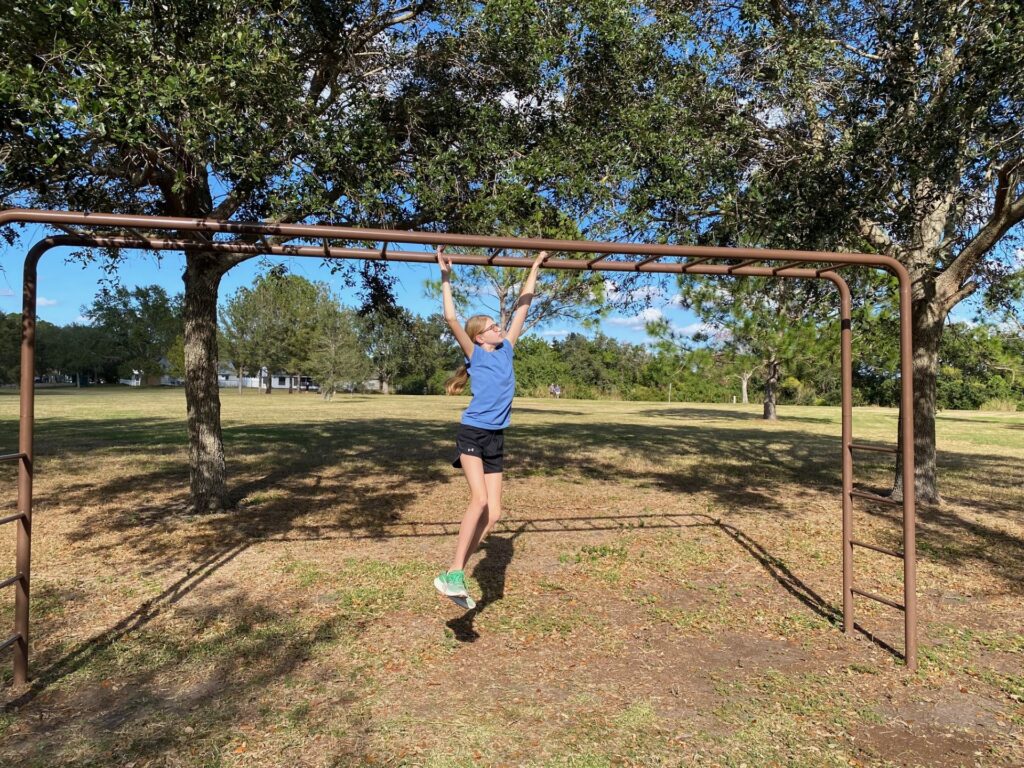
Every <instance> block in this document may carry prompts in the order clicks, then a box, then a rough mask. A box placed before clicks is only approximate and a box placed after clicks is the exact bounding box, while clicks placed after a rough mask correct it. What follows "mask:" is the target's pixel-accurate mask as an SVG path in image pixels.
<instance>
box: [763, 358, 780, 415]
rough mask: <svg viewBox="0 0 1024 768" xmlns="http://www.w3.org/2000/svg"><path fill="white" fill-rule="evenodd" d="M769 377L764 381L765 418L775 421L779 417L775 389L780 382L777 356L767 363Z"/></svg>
mask: <svg viewBox="0 0 1024 768" xmlns="http://www.w3.org/2000/svg"><path fill="white" fill-rule="evenodd" d="M766 371H767V374H768V375H767V377H766V378H765V382H764V418H766V419H768V420H769V421H774V420H775V419H777V418H779V415H778V413H777V412H776V403H777V400H776V393H775V389H776V387H777V386H778V384H779V361H778V360H776V359H775V358H772V359H771V360H769V361H768V362H767V364H766Z"/></svg>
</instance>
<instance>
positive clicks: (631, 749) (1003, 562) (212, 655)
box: [0, 389, 1024, 768]
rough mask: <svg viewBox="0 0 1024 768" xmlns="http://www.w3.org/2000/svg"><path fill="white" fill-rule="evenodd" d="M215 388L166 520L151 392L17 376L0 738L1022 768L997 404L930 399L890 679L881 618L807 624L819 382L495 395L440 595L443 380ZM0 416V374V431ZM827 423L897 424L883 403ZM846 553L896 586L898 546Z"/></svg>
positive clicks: (1023, 470)
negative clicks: (27, 575)
mask: <svg viewBox="0 0 1024 768" xmlns="http://www.w3.org/2000/svg"><path fill="white" fill-rule="evenodd" d="M222 402H223V423H224V437H225V442H226V446H227V451H228V466H229V472H230V477H231V484H232V488H233V490H234V491H235V492H236V494H237V498H238V499H239V508H238V510H237V511H235V512H232V513H230V514H223V515H216V516H209V517H189V516H187V515H185V514H184V513H183V512H182V510H183V508H184V505H183V502H184V500H185V493H186V489H187V484H188V473H187V469H186V453H187V448H186V438H185V427H184V418H185V403H184V395H183V393H182V392H181V391H128V390H125V389H117V390H94V391H85V392H79V391H74V390H46V391H42V392H40V393H39V396H38V399H37V433H36V451H37V476H36V506H35V522H34V532H35V538H34V551H33V568H34V570H33V583H32V589H33V593H32V611H33V615H32V622H33V623H32V628H33V636H32V674H33V680H32V682H31V684H30V685H29V687H27V688H25V689H21V690H15V689H13V688H12V687H11V686H10V679H11V678H10V661H9V659H10V656H9V651H8V652H5V653H4V655H3V656H2V657H0V664H2V672H0V681H2V685H3V687H2V688H0V691H2V693H3V696H4V699H5V701H7V702H8V704H7V706H6V707H5V708H4V709H3V710H2V711H0V765H2V766H24V767H25V768H28V767H30V766H32V767H35V766H39V767H43V766H46V768H51V767H52V766H124V767H125V768H129V767H130V768H143V767H144V766H324V767H326V766H357V765H359V766H361V765H376V766H431V767H432V768H442V767H443V766H445V767H447V766H499V765H504V766H565V767H569V766H572V767H574V768H584V767H587V768H590V767H595V768H596V767H597V766H618V765H636V766H662V765H664V766H733V767H734V768H744V766H746V768H757V767H760V766H780V767H782V766H785V767H786V768H789V767H790V766H797V767H799V766H876V765H877V766H1020V765H1024V602H1022V596H1024V414H1013V413H968V412H945V413H942V414H940V416H939V419H938V425H937V429H938V435H939V451H940V469H941V490H942V492H943V495H944V498H945V503H944V504H943V505H942V506H941V507H940V508H938V509H932V510H921V513H920V516H921V523H920V525H919V529H918V544H919V555H920V562H919V574H918V580H919V584H918V586H919V602H920V607H919V610H920V641H921V650H920V669H919V671H918V672H917V673H915V674H911V673H908V672H907V671H906V670H905V668H904V667H903V666H902V664H901V662H900V660H899V658H898V651H899V650H901V649H902V615H901V614H898V613H897V612H895V611H893V610H892V609H889V608H886V607H884V606H881V605H876V604H874V603H870V602H868V601H864V600H861V601H858V603H857V616H856V618H857V622H858V624H860V625H861V626H862V627H863V628H864V630H865V631H864V632H861V633H858V634H857V635H856V636H855V637H853V638H847V637H845V636H843V634H842V633H841V631H840V629H838V628H837V623H839V625H840V626H841V622H840V621H839V619H838V611H839V608H840V606H841V582H840V554H841V553H840V545H839V535H840V529H839V521H840V515H839V512H840V504H839V466H838V460H839V454H840V451H839V437H838V436H839V412H838V409H833V408H798V407H782V408H781V409H780V415H781V419H780V420H779V421H778V422H777V423H765V422H763V421H761V420H760V419H759V407H758V406H724V405H686V404H682V405H681V404H671V405H669V404H664V403H620V402H586V401H571V400H561V401H553V400H531V399H521V400H517V401H516V407H515V409H514V414H513V419H514V423H513V426H512V428H511V429H510V430H509V433H508V438H507V441H506V445H507V456H506V467H507V471H506V475H505V478H506V481H505V482H506V484H505V507H506V510H505V511H506V515H505V519H504V521H503V523H502V524H501V526H500V530H499V531H498V532H497V533H496V534H495V535H493V536H492V537H491V539H490V540H489V541H488V542H487V543H486V544H485V547H484V549H483V550H482V552H481V554H480V555H478V556H477V558H475V559H474V560H473V561H472V562H471V564H470V566H469V568H468V571H467V573H468V574H469V575H470V576H471V579H470V582H471V588H472V589H473V590H474V592H475V593H476V594H477V596H478V598H479V606H478V608H477V609H476V610H475V611H472V612H470V613H468V614H465V615H463V614H462V613H461V612H460V611H459V610H458V609H457V608H456V607H455V606H454V605H452V604H451V603H449V602H448V601H445V600H443V599H442V598H439V597H438V596H437V595H436V594H435V592H434V590H433V587H432V586H431V580H432V578H433V576H434V575H435V573H436V572H437V571H438V570H440V569H441V568H442V567H443V566H444V565H445V564H446V563H447V561H448V559H449V558H450V556H451V550H452V548H453V547H454V541H455V532H456V530H457V525H458V521H459V519H460V517H461V514H462V512H463V509H464V506H465V502H466V499H467V493H466V488H465V481H464V479H463V478H462V476H461V473H459V472H458V471H457V470H454V469H452V468H451V466H450V463H449V462H450V460H451V458H452V456H451V454H452V445H453V436H454V430H455V424H456V422H457V420H458V415H459V411H460V408H461V407H462V406H463V405H464V404H465V401H464V400H461V399H456V398H448V399H445V398H440V397H400V396H391V397H381V396H338V397H336V398H335V399H334V401H333V402H324V401H323V400H322V399H320V398H319V397H317V396H315V395H308V394H302V395H299V394H294V395H288V394H287V393H284V392H276V393H275V394H273V395H272V396H270V397H266V396H261V395H258V394H255V393H251V392H250V393H246V394H244V395H241V396H239V395H238V394H237V393H236V392H233V391H230V392H225V393H223V397H222ZM17 412H18V403H17V394H16V393H14V392H10V391H8V392H4V393H3V394H0V447H2V448H3V450H4V451H7V450H14V449H15V446H16V445H17ZM854 434H855V437H856V438H857V439H858V440H859V441H865V442H876V443H879V444H882V443H884V444H890V443H892V442H894V440H895V434H896V414H895V412H893V411H891V410H883V409H858V410H856V411H855V416H854ZM858 459H860V457H859V456H858ZM4 473H5V475H4V477H5V479H6V480H7V488H8V496H7V498H8V507H9V508H10V507H12V506H13V502H14V493H15V483H14V480H13V468H12V467H10V466H7V467H4ZM890 479H891V468H890V467H888V466H887V464H886V462H885V460H884V458H883V457H882V456H881V455H879V458H870V457H869V458H868V459H867V461H866V463H865V462H861V463H859V464H858V482H859V483H860V484H861V485H863V486H866V487H869V488H874V489H882V488H884V487H885V486H886V485H887V483H888V482H889V481H890ZM896 514H898V512H897V513H894V512H893V510H892V509H891V508H888V507H886V508H873V507H872V505H870V504H863V505H860V506H859V507H858V508H857V509H856V510H855V530H856V535H857V536H858V537H859V538H863V539H868V540H871V541H875V542H877V543H879V544H882V545H888V546H892V547H897V546H899V541H900V538H899V536H900V533H899V531H900V529H899V524H898V518H897V517H896ZM6 540H7V541H9V542H11V537H7V539H6ZM13 553H14V550H13V542H11V543H10V544H9V555H8V558H9V563H10V567H8V568H3V567H0V577H5V576H7V575H8V571H9V570H11V569H12V568H13ZM855 578H856V581H857V583H858V584H859V585H861V586H863V587H864V588H866V589H870V590H872V591H875V592H880V593H885V594H888V595H891V596H894V597H897V598H898V597H899V595H900V590H901V583H902V582H901V568H900V563H899V561H896V560H892V559H890V558H887V557H885V556H883V555H877V554H874V553H871V552H869V551H867V552H864V553H861V552H858V555H857V561H856V564H855ZM10 602H11V600H10V593H8V596H7V597H5V598H4V599H3V601H2V602H0V627H8V626H10V622H11V614H12V609H11V606H10V604H9V603H10ZM868 633H870V635H869V634H868ZM2 634H6V632H3V633H2Z"/></svg>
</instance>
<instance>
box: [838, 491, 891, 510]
mask: <svg viewBox="0 0 1024 768" xmlns="http://www.w3.org/2000/svg"><path fill="white" fill-rule="evenodd" d="M850 495H851V496H856V497H857V498H858V499H867V500H868V501H877V502H878V503H880V504H890V505H892V506H894V507H902V506H903V502H902V501H896V499H890V498H887V497H885V496H879V495H878V494H877V493H869V492H868V491H860V490H852V491H850Z"/></svg>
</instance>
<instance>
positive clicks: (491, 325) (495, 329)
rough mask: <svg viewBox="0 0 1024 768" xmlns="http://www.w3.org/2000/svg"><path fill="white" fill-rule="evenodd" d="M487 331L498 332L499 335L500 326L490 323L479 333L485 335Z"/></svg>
mask: <svg viewBox="0 0 1024 768" xmlns="http://www.w3.org/2000/svg"><path fill="white" fill-rule="evenodd" d="M488 331H498V332H499V333H500V332H501V326H500V325H498V324H497V323H491V324H490V325H488V326H487V327H486V328H484V329H483V330H482V331H481V333H487V332H488Z"/></svg>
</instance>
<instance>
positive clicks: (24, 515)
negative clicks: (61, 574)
mask: <svg viewBox="0 0 1024 768" xmlns="http://www.w3.org/2000/svg"><path fill="white" fill-rule="evenodd" d="M8 461H17V462H18V505H17V510H18V511H17V512H16V513H15V514H13V515H7V516H6V517H0V527H3V526H6V525H7V524H8V523H15V524H16V537H17V545H16V546H17V549H16V552H15V565H14V575H13V576H10V577H8V578H6V579H4V580H3V581H0V589H5V588H7V587H10V586H14V588H15V592H14V634H12V635H11V636H10V637H8V638H6V639H5V640H3V641H2V642H0V651H3V650H6V649H7V648H10V647H12V646H13V647H14V683H15V685H23V684H24V683H25V682H26V680H27V679H28V580H29V560H30V558H29V553H30V543H31V538H32V536H31V534H32V523H31V521H32V515H31V511H30V510H29V508H28V506H27V502H26V500H27V499H29V498H30V495H29V493H27V492H26V490H27V489H28V488H31V458H30V457H29V455H28V453H24V452H22V453H8V454H4V455H0V462H8Z"/></svg>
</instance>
